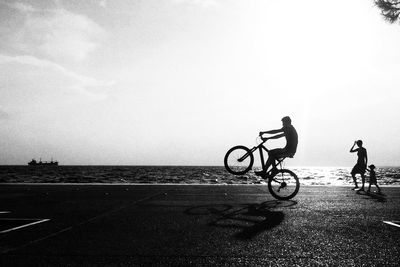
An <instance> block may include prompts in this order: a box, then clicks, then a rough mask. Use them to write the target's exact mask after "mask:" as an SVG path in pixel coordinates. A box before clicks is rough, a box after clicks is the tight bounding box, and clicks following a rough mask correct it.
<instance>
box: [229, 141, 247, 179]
mask: <svg viewBox="0 0 400 267" xmlns="http://www.w3.org/2000/svg"><path fill="white" fill-rule="evenodd" d="M253 162H254V156H253V153H252V152H251V151H250V149H248V148H247V147H245V146H234V147H232V148H231V149H229V150H228V152H226V154H225V158H224V165H225V169H226V170H227V171H228V172H229V173H232V174H235V175H242V174H245V173H246V172H248V171H249V170H250V169H251V167H252V166H253Z"/></svg>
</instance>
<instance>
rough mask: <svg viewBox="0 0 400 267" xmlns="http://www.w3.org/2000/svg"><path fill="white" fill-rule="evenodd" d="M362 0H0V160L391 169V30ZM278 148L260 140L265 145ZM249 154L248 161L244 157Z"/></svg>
mask: <svg viewBox="0 0 400 267" xmlns="http://www.w3.org/2000/svg"><path fill="white" fill-rule="evenodd" d="M379 12H380V11H379V10H378V8H377V7H375V6H374V5H373V1H372V0H371V1H367V0H337V1H321V0H303V1H295V0H287V1H278V0H270V1H265V0H262V1H261V0H259V1H256V0H253V1H244V0H242V1H240V0H221V1H219V0H203V1H202V0H157V1H155V0H154V1H153V0H146V1H128V0H125V1H121V0H113V1H106V0H102V1H95V0H91V1H89V0H87V1H80V0H76V1H62V0H59V1H44V0H42V1H5V0H0V18H1V19H0V123H1V127H0V164H26V163H27V161H29V160H30V159H31V158H33V157H35V158H37V159H38V158H39V157H42V159H43V160H50V158H51V157H54V158H55V159H57V160H59V161H60V162H61V164H99V165H101V164H127V165H143V164H144V165H222V164H223V157H224V154H225V152H226V151H227V150H228V149H229V148H230V147H231V146H233V145H236V144H243V145H247V146H250V147H251V146H253V145H255V138H256V136H257V134H258V132H259V131H260V130H269V129H276V128H280V127H281V122H280V119H281V118H282V117H283V116H286V115H289V116H291V118H292V120H293V125H294V126H295V127H296V128H297V131H298V133H299V147H298V153H297V154H296V157H295V159H293V160H290V162H288V164H291V165H306V166H318V165H319V166H321V165H323V166H351V165H353V164H354V163H355V161H356V155H355V154H351V153H349V149H350V147H351V146H352V144H353V142H354V140H356V139H362V140H363V141H364V144H365V147H366V148H367V150H368V154H369V162H370V163H374V164H375V165H378V166H379V165H400V123H399V122H398V121H399V120H398V116H399V111H400V105H399V104H400V93H399V92H398V89H399V88H400V78H399V74H398V73H399V70H400V49H399V47H400V25H398V24H394V25H391V24H388V23H386V22H385V21H384V20H383V18H382V17H381V15H380V13H379ZM283 145H284V142H280V141H278V142H274V143H271V146H272V147H277V146H283ZM257 160H258V159H257Z"/></svg>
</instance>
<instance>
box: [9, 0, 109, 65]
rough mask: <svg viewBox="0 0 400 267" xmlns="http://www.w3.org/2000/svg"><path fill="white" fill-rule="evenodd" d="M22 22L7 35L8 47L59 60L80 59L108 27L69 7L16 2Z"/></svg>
mask: <svg viewBox="0 0 400 267" xmlns="http://www.w3.org/2000/svg"><path fill="white" fill-rule="evenodd" d="M12 8H13V9H15V10H18V11H19V12H20V15H22V18H23V21H24V22H23V23H22V25H21V23H18V24H15V25H13V26H14V27H15V29H14V30H13V32H14V33H13V34H12V36H11V37H9V38H8V42H9V45H8V46H9V47H13V48H14V49H16V50H18V52H19V53H21V52H22V53H24V54H29V55H34V56H37V57H44V58H47V59H51V60H56V61H67V62H70V61H73V62H79V61H82V60H84V59H85V58H86V57H87V56H88V55H89V53H91V52H93V51H94V50H95V49H96V47H98V46H99V44H100V43H101V41H102V40H103V39H104V37H105V31H104V30H103V29H102V28H101V27H100V26H99V25H98V24H97V23H95V22H94V21H93V20H91V19H90V18H88V17H86V16H84V15H80V14H75V13H72V12H70V11H68V10H65V9H62V8H58V9H51V10H50V9H43V10H39V9H37V8H34V7H32V6H30V5H28V4H23V3H19V2H17V3H13V4H12Z"/></svg>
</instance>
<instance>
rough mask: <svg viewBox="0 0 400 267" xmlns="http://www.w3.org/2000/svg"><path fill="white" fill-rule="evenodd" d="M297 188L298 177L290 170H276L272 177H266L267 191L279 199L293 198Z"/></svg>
mask: <svg viewBox="0 0 400 267" xmlns="http://www.w3.org/2000/svg"><path fill="white" fill-rule="evenodd" d="M299 189H300V183H299V178H297V175H296V174H295V173H294V172H292V171H290V170H286V169H282V170H278V172H277V173H276V174H275V175H274V177H271V178H269V179H268V190H269V192H270V193H271V195H272V196H273V197H274V198H276V199H279V200H288V199H291V198H293V197H294V196H295V195H296V194H297V192H299Z"/></svg>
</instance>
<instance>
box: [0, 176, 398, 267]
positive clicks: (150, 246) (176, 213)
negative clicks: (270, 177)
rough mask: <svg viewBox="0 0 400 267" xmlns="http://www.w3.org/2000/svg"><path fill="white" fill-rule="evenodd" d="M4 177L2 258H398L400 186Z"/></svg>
mask: <svg viewBox="0 0 400 267" xmlns="http://www.w3.org/2000/svg"><path fill="white" fill-rule="evenodd" d="M267 190H268V189H267V187H266V186H262V185H226V186H225V185H197V186H196V185H6V184H2V185H0V265H1V266H149V265H150V266H400V246H399V243H400V227H398V226H396V225H400V188H399V187H383V189H382V191H383V194H382V195H378V194H366V193H356V192H354V191H351V190H350V187H319V186H310V187H301V188H300V191H299V194H298V195H297V196H296V197H295V198H294V199H292V200H290V201H277V200H275V199H273V198H272V197H271V195H270V194H269V193H268V191H267Z"/></svg>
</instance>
